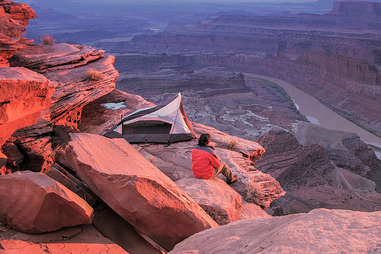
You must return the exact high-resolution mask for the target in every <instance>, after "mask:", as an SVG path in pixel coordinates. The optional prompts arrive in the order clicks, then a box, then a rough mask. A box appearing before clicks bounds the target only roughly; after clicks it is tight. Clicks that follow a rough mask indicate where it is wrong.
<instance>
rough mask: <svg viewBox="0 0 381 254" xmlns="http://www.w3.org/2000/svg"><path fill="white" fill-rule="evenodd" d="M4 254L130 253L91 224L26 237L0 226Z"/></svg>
mask: <svg viewBox="0 0 381 254" xmlns="http://www.w3.org/2000/svg"><path fill="white" fill-rule="evenodd" d="M0 246H1V247H0V253H1V254H18V253H28V254H46V253H52V254H67V253H81V254H93V253H97V254H98V253H99V254H107V253H112V254H128V252H127V251H125V250H123V249H122V248H121V247H119V246H118V245H116V244H115V243H113V242H111V241H110V240H109V239H107V238H106V237H104V236H102V234H101V233H99V232H98V231H97V230H95V228H94V227H93V226H91V225H85V226H78V227H74V228H67V229H62V230H60V231H56V232H52V233H45V234H24V233H20V232H16V231H13V230H11V229H8V228H6V227H4V226H2V225H0Z"/></svg>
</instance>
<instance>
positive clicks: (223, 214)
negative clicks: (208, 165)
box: [176, 177, 242, 225]
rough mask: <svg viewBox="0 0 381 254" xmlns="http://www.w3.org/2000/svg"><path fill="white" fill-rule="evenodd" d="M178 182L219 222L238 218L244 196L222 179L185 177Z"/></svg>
mask: <svg viewBox="0 0 381 254" xmlns="http://www.w3.org/2000/svg"><path fill="white" fill-rule="evenodd" d="M176 184H177V185H178V186H179V187H180V188H181V189H183V190H184V191H185V192H186V193H188V195H189V196H191V198H192V199H193V200H194V201H196V202H197V203H198V204H199V205H200V206H201V207H202V208H203V209H204V210H205V211H206V212H207V213H208V214H209V215H210V216H211V217H212V218H213V219H214V220H215V221H216V222H217V223H218V224H220V225H223V224H228V223H230V222H232V221H236V220H238V218H239V217H240V214H241V208H242V198H241V196H240V195H239V194H238V193H237V192H236V191H235V190H233V189H232V188H231V187H230V186H229V185H227V184H226V183H225V182H224V181H222V180H221V179H218V178H215V179H210V180H203V179H196V178H194V177H193V178H184V179H181V180H179V181H176Z"/></svg>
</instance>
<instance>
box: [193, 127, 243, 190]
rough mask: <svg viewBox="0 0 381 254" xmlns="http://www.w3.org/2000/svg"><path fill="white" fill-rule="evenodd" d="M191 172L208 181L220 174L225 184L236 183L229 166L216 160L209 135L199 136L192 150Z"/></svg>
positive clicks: (218, 159)
mask: <svg viewBox="0 0 381 254" xmlns="http://www.w3.org/2000/svg"><path fill="white" fill-rule="evenodd" d="M192 171H193V175H194V176H195V177H196V178H200V179H210V178H213V177H216V176H217V175H218V174H220V173H221V174H223V175H224V176H225V177H226V183H228V184H232V183H234V182H235V181H237V177H236V176H233V174H232V171H231V169H230V168H229V166H228V165H226V163H224V162H222V161H221V160H220V158H218V156H217V155H216V153H215V151H214V147H213V146H211V145H210V135H209V134H201V136H200V138H199V140H198V145H197V146H196V147H195V148H194V149H193V150H192Z"/></svg>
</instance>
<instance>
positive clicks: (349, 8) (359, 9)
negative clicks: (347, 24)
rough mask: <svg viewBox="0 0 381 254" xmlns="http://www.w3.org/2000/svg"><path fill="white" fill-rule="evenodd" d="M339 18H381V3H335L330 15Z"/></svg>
mask: <svg viewBox="0 0 381 254" xmlns="http://www.w3.org/2000/svg"><path fill="white" fill-rule="evenodd" d="M329 14H331V15H338V16H350V17H355V16H367V17H369V16H378V17H381V3H375V2H367V1H335V2H334V3H333V10H332V11H331V12H330V13H329Z"/></svg>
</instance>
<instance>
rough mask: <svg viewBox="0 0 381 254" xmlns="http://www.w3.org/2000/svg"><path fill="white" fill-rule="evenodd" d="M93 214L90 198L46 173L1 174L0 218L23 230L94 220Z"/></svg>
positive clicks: (61, 226) (55, 228)
mask: <svg viewBox="0 0 381 254" xmlns="http://www.w3.org/2000/svg"><path fill="white" fill-rule="evenodd" d="M92 214H93V209H92V208H91V207H90V206H89V205H88V204H87V203H86V201H84V200H83V199H81V198H80V197H79V196H78V195H76V194H75V193H73V192H72V191H70V190H69V189H67V188H66V187H65V186H63V185H62V184H60V183H58V182H56V181H55V180H53V179H51V178H50V177H48V176H46V175H44V174H42V173H35V172H30V171H25V172H16V173H13V174H10V175H5V176H0V221H1V222H3V223H5V224H7V225H9V226H10V227H12V228H15V229H17V230H19V231H21V232H27V233H44V232H51V231H55V230H58V229H61V228H63V227H71V226H77V225H81V224H90V223H91V221H92Z"/></svg>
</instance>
